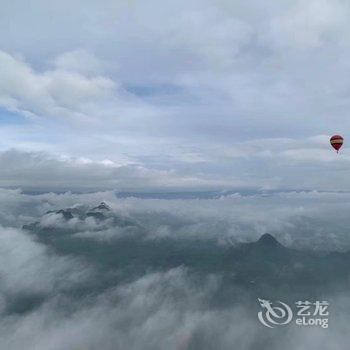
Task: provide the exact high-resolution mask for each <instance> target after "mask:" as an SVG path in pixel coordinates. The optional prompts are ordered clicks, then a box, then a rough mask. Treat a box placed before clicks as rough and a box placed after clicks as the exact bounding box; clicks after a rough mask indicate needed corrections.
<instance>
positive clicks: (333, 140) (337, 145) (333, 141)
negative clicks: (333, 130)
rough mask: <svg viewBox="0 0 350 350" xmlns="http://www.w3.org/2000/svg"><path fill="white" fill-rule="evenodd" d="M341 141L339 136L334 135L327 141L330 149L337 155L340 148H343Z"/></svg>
mask: <svg viewBox="0 0 350 350" xmlns="http://www.w3.org/2000/svg"><path fill="white" fill-rule="evenodd" d="M343 140H344V139H343V138H342V137H341V136H340V135H334V136H332V137H331V138H330V140H329V142H330V143H331V145H332V147H333V148H334V149H335V150H336V151H337V153H338V151H339V150H340V147H341V146H343Z"/></svg>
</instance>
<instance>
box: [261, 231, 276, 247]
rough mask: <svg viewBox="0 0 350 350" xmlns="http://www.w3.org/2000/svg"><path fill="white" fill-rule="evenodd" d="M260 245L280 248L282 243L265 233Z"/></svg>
mask: <svg viewBox="0 0 350 350" xmlns="http://www.w3.org/2000/svg"><path fill="white" fill-rule="evenodd" d="M257 243H258V244H260V245H264V246H280V245H281V243H279V242H278V241H277V239H276V238H275V237H274V236H272V235H270V234H269V233H264V234H263V235H262V236H261V237H260V238H259V240H258V242H257Z"/></svg>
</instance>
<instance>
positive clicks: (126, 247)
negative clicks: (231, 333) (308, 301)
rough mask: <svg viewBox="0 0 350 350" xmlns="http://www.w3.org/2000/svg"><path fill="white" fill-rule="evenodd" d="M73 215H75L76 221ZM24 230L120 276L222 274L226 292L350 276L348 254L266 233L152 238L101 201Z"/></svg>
mask: <svg viewBox="0 0 350 350" xmlns="http://www.w3.org/2000/svg"><path fill="white" fill-rule="evenodd" d="M50 215H54V216H58V217H59V218H60V220H59V225H57V226H54V225H52V226H50V224H47V222H49V223H50V222H51V221H50V220H51V217H49V218H48V216H50ZM91 218H93V220H94V221H93V222H92V223H91V222H90V221H89V220H91ZM76 220H80V221H79V224H78V225H77V224H76ZM62 222H63V225H62ZM64 223H66V224H67V225H64ZM24 229H26V230H27V231H28V232H29V233H30V234H32V235H35V236H36V237H37V239H39V240H40V241H42V242H43V243H45V244H47V245H49V246H50V247H51V248H52V249H54V250H56V251H57V252H58V253H59V254H62V255H67V254H68V255H72V254H74V255H81V256H83V257H84V258H85V259H87V260H88V261H89V260H90V261H91V262H93V263H94V264H95V265H97V266H99V267H100V268H101V269H103V270H104V271H106V270H107V271H108V270H110V271H111V273H112V274H113V273H114V272H115V271H117V270H118V271H123V273H121V274H119V278H121V279H123V278H127V279H128V278H131V276H134V277H137V276H141V275H143V274H144V273H146V272H149V271H161V270H163V271H164V270H168V269H170V268H176V267H180V266H182V267H184V268H187V269H189V271H193V272H194V273H195V275H197V276H199V275H207V274H208V273H209V274H211V273H213V274H220V275H222V276H223V279H224V281H225V284H226V292H227V293H229V292H230V291H231V289H232V288H233V287H235V288H236V287H237V286H240V287H241V288H243V289H244V290H245V291H249V292H250V293H257V294H259V295H273V294H274V293H276V292H277V291H278V292H281V291H283V292H285V293H287V292H288V293H289V294H290V292H291V291H293V292H295V293H306V292H307V293H308V294H312V293H326V292H327V291H329V290H336V289H337V287H336V286H338V287H339V288H340V289H343V290H344V288H348V284H349V280H350V279H349V276H350V275H349V270H348V266H349V264H350V253H337V252H333V253H330V254H319V253H315V252H311V251H300V250H295V249H291V248H288V247H285V246H284V245H282V244H281V243H280V242H278V241H277V240H276V239H275V238H274V237H273V236H272V235H270V234H268V233H266V234H264V235H262V236H261V237H260V238H259V239H258V240H257V241H255V242H250V243H241V244H237V245H235V246H229V245H227V246H223V245H219V244H217V242H216V241H215V240H213V239H205V238H200V239H198V238H196V239H195V238H178V237H166V238H151V237H153V236H152V235H153V230H154V228H152V226H151V227H150V228H147V227H146V226H141V225H139V224H138V223H137V222H136V221H135V220H133V219H130V218H128V217H124V216H121V215H117V214H116V213H114V212H113V211H112V210H111V208H110V207H109V206H108V205H107V204H106V203H104V202H102V203H100V204H99V205H97V206H95V207H92V208H86V207H74V208H67V209H60V210H57V211H51V212H47V213H46V214H45V215H44V216H43V218H42V219H41V220H39V221H37V222H35V223H32V224H30V225H26V226H24ZM86 230H88V231H90V232H91V231H92V232H95V233H94V235H95V237H97V238H98V235H103V234H104V232H105V231H106V230H107V232H108V234H111V237H116V238H115V239H109V240H107V241H103V240H96V239H95V240H94V239H87V238H86V236H84V235H81V234H77V233H81V232H83V233H84V232H85V231H86ZM113 232H115V236H113V235H114V233H113ZM89 237H91V236H89ZM102 237H103V236H102ZM105 282H106V283H107V284H109V283H110V282H109V281H105Z"/></svg>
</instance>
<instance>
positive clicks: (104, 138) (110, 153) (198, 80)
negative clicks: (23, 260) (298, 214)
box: [0, 0, 350, 191]
mask: <svg viewBox="0 0 350 350" xmlns="http://www.w3.org/2000/svg"><path fill="white" fill-rule="evenodd" d="M0 9H1V11H0V186H2V187H21V188H55V189H56V188H57V189H59V188H64V189H77V188H82V189H118V190H135V191H154V190H162V191H163V190H167V191H170V190H171V191H175V190H208V189H215V190H218V189H237V188H254V189H263V190H265V189H268V190H269V189H282V190H285V189H292V190H322V191H348V190H349V185H348V178H349V173H350V152H349V151H348V149H347V147H346V146H347V136H348V135H349V136H350V133H349V132H348V130H349V128H350V120H349V118H348V111H349V107H350V102H349V101H350V100H349V98H348V95H349V82H348V79H347V76H348V75H349V74H348V73H349V69H350V65H349V60H348V55H349V53H350V43H349V40H348V33H349V30H350V25H349V23H348V20H347V19H348V18H349V14H350V5H349V3H348V2H347V1H345V0H344V1H342V0H339V1H337V0H332V1H330V0H317V1H314V0H310V1H307V2H305V1H289V0H287V1H283V2H281V1H275V0H273V1H269V2H268V3H266V2H265V3H262V2H261V1H258V0H253V1H249V2H244V1H232V0H231V1H226V0H221V1H219V0H218V1H205V0H200V1H199V0H187V1H182V0H179V1H171V2H164V1H159V0H150V1H147V2H144V1H136V0H129V1H109V0H101V1H96V0H88V1H80V0H76V1H74V2H72V1H66V0H62V1H60V2H57V1H39V0H32V1H29V2H28V8H25V7H23V2H21V1H18V0H14V1H11V2H10V1H4V0H3V1H1V2H0ZM338 133H340V134H342V135H343V136H344V138H345V145H344V147H343V149H342V151H341V152H340V155H337V154H336V153H335V152H333V150H332V149H331V148H330V145H329V141H328V140H329V137H330V136H331V135H333V134H338Z"/></svg>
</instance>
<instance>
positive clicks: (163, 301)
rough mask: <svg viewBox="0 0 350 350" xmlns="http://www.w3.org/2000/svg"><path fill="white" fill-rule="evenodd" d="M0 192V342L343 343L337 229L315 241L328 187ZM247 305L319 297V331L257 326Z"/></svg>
mask: <svg viewBox="0 0 350 350" xmlns="http://www.w3.org/2000/svg"><path fill="white" fill-rule="evenodd" d="M341 196H343V197H342V198H343V199H344V200H343V204H342V205H343V208H344V203H345V202H346V201H345V199H346V198H347V194H342V195H341ZM0 198H1V202H0V203H1V204H0V209H1V210H0V213H1V215H0V222H1V229H0V232H1V234H0V251H1V254H0V312H1V320H0V325H1V328H0V336H1V340H2V343H1V346H0V348H1V349H2V348H3V349H6V350H8V349H10V350H12V349H13V350H22V349H24V348H26V349H35V350H37V349H39V350H42V349H43V350H44V349H45V350H47V349H59V350H66V349H80V348H84V349H85V348H87V349H97V348H99V349H100V348H102V349H107V350H108V349H111V350H112V349H113V350H114V349H135V350H138V349H146V350H148V349H149V350H154V349H159V350H161V349H165V348H167V349H174V350H177V349H191V350H192V349H193V350H196V349H205V350H206V349H208V350H211V349H220V350H221V349H223V350H226V349H227V350H228V349H232V346H233V344H236V346H237V348H238V349H242V350H255V349H259V350H260V349H265V348H266V349H273V350H277V349H280V348H281V347H282V348H287V349H288V350H289V349H290V350H294V349H303V348H304V345H305V344H309V348H310V349H328V348H330V347H333V346H334V345H336V346H337V348H338V349H346V346H347V345H346V344H347V336H346V335H345V334H346V328H347V324H348V323H347V321H348V314H349V310H350V301H349V298H348V295H347V292H346V291H347V290H348V289H349V284H350V283H349V281H350V278H349V277H350V276H349V271H348V266H349V262H350V253H349V252H348V250H346V249H341V250H339V249H337V245H336V244H334V243H335V242H337V240H339V242H340V241H342V242H345V243H346V242H347V241H346V235H345V233H344V234H342V233H339V234H337V235H336V238H334V237H333V238H332V240H327V239H326V238H327V237H326V236H324V239H321V240H320V239H319V238H318V237H319V235H323V234H324V235H325V234H326V233H323V231H320V230H319V226H318V224H317V223H318V222H319V221H320V220H323V222H325V223H327V222H328V224H327V225H328V227H332V226H331V224H332V223H334V217H333V215H334V214H333V212H332V213H331V214H330V215H329V216H327V215H325V212H324V211H323V207H326V206H327V205H328V202H329V201H331V202H334V194H315V193H309V194H307V193H299V194H295V193H290V194H288V193H287V194H282V193H276V194H271V195H269V196H262V195H257V194H247V195H239V194H230V193H228V194H227V195H226V196H225V195H223V196H220V197H217V198H211V199H207V198H203V199H188V198H185V199H181V198H176V199H173V198H171V199H156V198H136V197H127V196H125V198H120V197H118V196H116V195H115V193H114V192H95V193H86V194H74V193H60V194H55V193H43V194H36V195H29V194H25V193H23V192H21V191H20V190H0ZM286 198H287V199H288V200H287V201H286ZM282 199H283V200H284V201H286V202H288V203H289V208H288V215H286V211H285V210H283V211H281V207H280V201H281V200H282ZM314 201H317V202H318V203H319V204H318V205H319V206H318V210H319V211H318V212H317V211H315V208H316V206H315V205H314ZM262 203H263V204H264V205H262ZM300 205H303V206H304V210H303V216H300V215H299V208H300ZM308 206H310V207H311V206H312V208H313V209H312V211H310V212H308V210H307V208H308ZM345 207H346V204H345ZM285 208H286V207H285ZM338 209H339V208H338ZM248 211H250V212H251V214H252V215H248V216H247V217H244V215H242V213H245V214H246V215H247V212H248ZM339 215H340V211H338V216H337V220H338V219H339ZM344 220H345V216H344ZM314 223H315V224H314ZM333 227H336V226H333ZM303 230H304V232H303ZM266 232H270V233H266ZM305 232H310V234H308V235H307V236H306V234H305ZM333 232H335V231H334V229H333ZM303 234H304V235H305V236H302V235H303ZM328 234H329V233H328ZM334 234H335V233H334ZM302 238H303V239H302ZM329 242H332V243H333V245H332V244H329ZM344 246H346V244H344ZM258 299H265V300H271V301H273V300H276V301H277V300H281V301H284V302H287V303H290V305H293V304H294V303H295V302H296V301H298V300H327V301H328V302H329V303H330V321H329V322H330V326H329V328H328V329H323V328H319V327H304V328H302V327H297V326H295V325H287V326H281V327H280V328H275V329H273V330H270V329H267V328H266V327H264V326H263V325H262V324H260V323H259V321H258V318H257V313H258V311H259V310H261V307H260V305H259V301H258ZM247 329H249V332H247Z"/></svg>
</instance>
